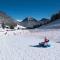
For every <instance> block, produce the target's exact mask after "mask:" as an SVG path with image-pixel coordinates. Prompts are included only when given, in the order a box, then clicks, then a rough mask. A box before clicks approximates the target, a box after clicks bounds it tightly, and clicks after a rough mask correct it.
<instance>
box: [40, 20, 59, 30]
mask: <svg viewBox="0 0 60 60" xmlns="http://www.w3.org/2000/svg"><path fill="white" fill-rule="evenodd" d="M39 28H40V29H60V19H57V20H55V21H53V22H51V23H49V24H46V25H43V26H41V27H39Z"/></svg>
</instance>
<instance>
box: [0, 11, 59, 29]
mask: <svg viewBox="0 0 60 60" xmlns="http://www.w3.org/2000/svg"><path fill="white" fill-rule="evenodd" d="M1 23H4V24H5V25H13V26H16V25H17V24H19V25H20V26H24V27H26V28H27V29H33V28H40V29H41V28H48V29H49V28H60V12H58V13H56V14H53V15H52V16H51V18H50V19H47V18H42V19H41V20H37V19H35V18H33V17H31V16H29V17H26V18H25V19H23V20H22V21H19V20H15V19H13V18H12V17H10V16H8V15H7V14H6V13H4V12H2V11H0V24H1Z"/></svg>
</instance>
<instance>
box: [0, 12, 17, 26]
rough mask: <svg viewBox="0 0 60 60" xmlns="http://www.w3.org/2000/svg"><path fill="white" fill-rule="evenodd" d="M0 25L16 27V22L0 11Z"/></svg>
mask: <svg viewBox="0 0 60 60" xmlns="http://www.w3.org/2000/svg"><path fill="white" fill-rule="evenodd" d="M0 23H4V24H7V25H16V21H15V20H14V19H13V18H12V17H10V16H8V15H7V14H6V13H5V12H2V11H0Z"/></svg>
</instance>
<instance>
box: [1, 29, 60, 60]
mask: <svg viewBox="0 0 60 60" xmlns="http://www.w3.org/2000/svg"><path fill="white" fill-rule="evenodd" d="M52 32H56V33H58V32H60V30H58V31H56V30H55V31H50V30H49V31H46V33H45V31H42V30H41V31H38V32H35V31H34V32H30V31H28V30H18V31H17V30H16V31H8V32H7V34H5V33H6V31H4V32H0V60H60V44H59V43H56V41H54V40H51V42H53V43H52V44H51V47H50V48H40V47H32V46H35V45H38V43H39V42H41V41H43V40H44V36H45V35H46V36H48V38H49V39H52V37H53V36H51V33H52ZM58 36H60V33H58ZM59 38H60V37H59ZM53 39H54V38H53ZM56 39H57V37H56ZM52 46H53V47H52Z"/></svg>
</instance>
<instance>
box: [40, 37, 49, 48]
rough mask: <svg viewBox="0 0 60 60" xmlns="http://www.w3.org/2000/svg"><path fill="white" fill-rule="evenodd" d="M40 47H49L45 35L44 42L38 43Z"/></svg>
mask: <svg viewBox="0 0 60 60" xmlns="http://www.w3.org/2000/svg"><path fill="white" fill-rule="evenodd" d="M39 45H40V46H41V47H50V45H49V40H48V39H47V38H46V37H45V39H44V42H41V43H39Z"/></svg>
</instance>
